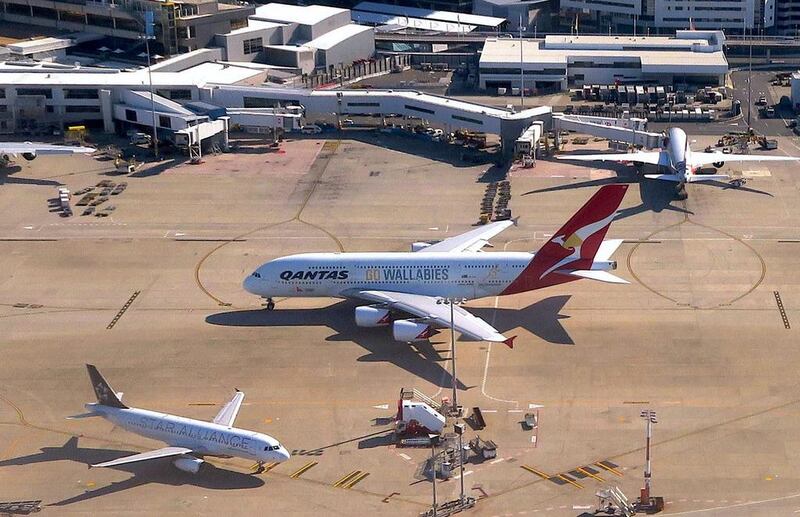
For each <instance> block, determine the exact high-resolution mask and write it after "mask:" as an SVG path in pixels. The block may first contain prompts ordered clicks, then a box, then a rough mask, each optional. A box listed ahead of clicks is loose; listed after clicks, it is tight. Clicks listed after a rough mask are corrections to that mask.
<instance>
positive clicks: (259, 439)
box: [86, 404, 289, 462]
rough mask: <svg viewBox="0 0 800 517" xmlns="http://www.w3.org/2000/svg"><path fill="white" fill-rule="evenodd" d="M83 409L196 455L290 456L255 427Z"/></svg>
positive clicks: (145, 412) (99, 407)
mask: <svg viewBox="0 0 800 517" xmlns="http://www.w3.org/2000/svg"><path fill="white" fill-rule="evenodd" d="M86 409H88V410H89V411H91V412H94V413H97V414H99V415H100V416H102V417H103V418H105V419H106V420H109V421H111V422H113V423H114V424H116V425H118V426H119V427H122V428H123V429H126V430H128V431H130V432H132V433H136V434H138V435H141V436H146V437H147V438H152V439H154V440H159V441H162V442H165V443H167V444H169V445H170V446H173V447H186V448H188V449H191V450H192V451H193V454H195V455H197V456H204V455H208V456H221V457H237V458H245V459H249V460H254V461H260V462H279V461H285V460H287V459H288V458H289V453H288V452H287V451H286V449H285V448H284V447H283V446H282V445H281V444H280V443H279V442H278V440H276V439H275V438H272V437H271V436H268V435H266V434H262V433H257V432H255V431H248V430H245V429H237V428H235V427H230V428H229V427H226V426H223V425H219V424H214V423H212V422H204V421H202V420H195V419H192V418H185V417H181V416H177V415H170V414H168V413H158V412H156V411H148V410H146V409H137V408H125V409H122V408H116V407H109V406H104V405H101V404H86Z"/></svg>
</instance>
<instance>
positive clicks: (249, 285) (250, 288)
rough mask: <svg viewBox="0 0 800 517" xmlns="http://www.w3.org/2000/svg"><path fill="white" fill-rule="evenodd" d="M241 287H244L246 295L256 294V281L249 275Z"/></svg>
mask: <svg viewBox="0 0 800 517" xmlns="http://www.w3.org/2000/svg"><path fill="white" fill-rule="evenodd" d="M242 287H244V290H245V291H247V292H248V293H252V294H258V292H257V291H258V279H257V278H256V277H254V276H253V275H250V276H248V277H247V278H245V279H244V282H242Z"/></svg>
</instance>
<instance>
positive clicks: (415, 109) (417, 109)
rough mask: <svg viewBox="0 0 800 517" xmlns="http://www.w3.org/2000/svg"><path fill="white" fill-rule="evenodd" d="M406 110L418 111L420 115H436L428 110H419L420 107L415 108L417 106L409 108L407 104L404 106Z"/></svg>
mask: <svg viewBox="0 0 800 517" xmlns="http://www.w3.org/2000/svg"><path fill="white" fill-rule="evenodd" d="M406 109H407V110H411V111H419V112H420V113H427V114H429V115H434V114H436V112H435V111H433V110H429V109H426V108H420V107H417V106H411V105H409V104H406Z"/></svg>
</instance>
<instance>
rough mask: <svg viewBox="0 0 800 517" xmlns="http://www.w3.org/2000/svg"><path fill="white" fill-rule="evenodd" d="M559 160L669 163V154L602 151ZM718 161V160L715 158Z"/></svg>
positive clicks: (563, 157) (661, 152)
mask: <svg viewBox="0 0 800 517" xmlns="http://www.w3.org/2000/svg"><path fill="white" fill-rule="evenodd" d="M557 158H558V159H559V160H577V161H582V162H594V161H610V162H639V163H650V164H653V165H663V166H665V167H666V166H667V165H669V155H668V154H667V153H665V152H664V151H647V152H643V151H637V152H635V153H603V154H568V155H564V156H557ZM715 161H719V160H715Z"/></svg>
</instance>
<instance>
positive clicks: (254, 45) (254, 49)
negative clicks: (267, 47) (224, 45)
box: [242, 38, 264, 54]
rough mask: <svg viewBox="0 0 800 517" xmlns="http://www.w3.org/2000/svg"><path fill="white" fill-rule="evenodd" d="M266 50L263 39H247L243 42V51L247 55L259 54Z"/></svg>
mask: <svg viewBox="0 0 800 517" xmlns="http://www.w3.org/2000/svg"><path fill="white" fill-rule="evenodd" d="M263 49H264V40H263V39H262V38H253V39H246V40H244V41H243V42H242V51H243V52H244V53H245V54H258V53H259V52H261V51H262V50H263Z"/></svg>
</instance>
